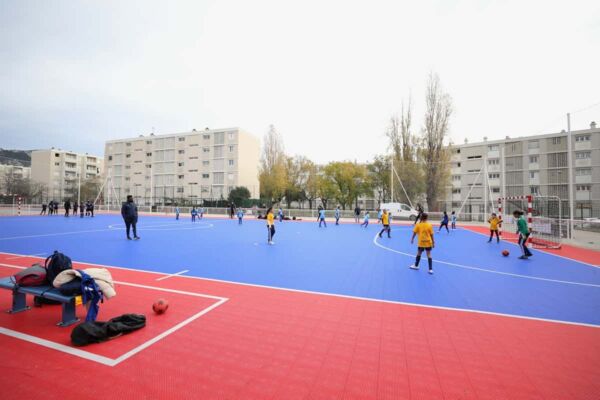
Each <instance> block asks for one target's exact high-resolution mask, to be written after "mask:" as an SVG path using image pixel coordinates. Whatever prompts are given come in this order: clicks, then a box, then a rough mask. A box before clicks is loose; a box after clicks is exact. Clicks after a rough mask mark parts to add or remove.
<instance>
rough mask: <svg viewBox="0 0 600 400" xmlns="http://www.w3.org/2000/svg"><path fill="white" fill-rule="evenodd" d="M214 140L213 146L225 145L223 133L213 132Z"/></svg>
mask: <svg viewBox="0 0 600 400" xmlns="http://www.w3.org/2000/svg"><path fill="white" fill-rule="evenodd" d="M214 138H215V144H223V143H225V133H224V132H215V134H214Z"/></svg>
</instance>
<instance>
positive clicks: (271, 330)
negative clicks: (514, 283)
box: [0, 255, 600, 400]
mask: <svg viewBox="0 0 600 400" xmlns="http://www.w3.org/2000/svg"><path fill="white" fill-rule="evenodd" d="M8 258H9V256H7V255H0V264H5V265H6V264H8V265H21V266H23V265H30V264H31V263H32V262H34V261H37V260H34V259H28V258H17V259H15V258H14V257H10V258H11V259H8ZM76 267H78V268H85V267H86V266H85V265H82V264H79V265H76ZM14 272H15V269H14V268H9V267H6V266H0V275H1V276H7V275H10V274H13V273H14ZM111 273H112V274H113V277H114V279H115V280H116V281H118V282H125V283H128V284H135V285H144V286H148V287H151V288H146V287H139V286H131V285H127V284H118V285H117V296H116V297H114V298H113V299H111V300H110V301H108V302H105V304H103V305H101V310H100V315H99V320H106V319H109V318H111V317H113V316H116V315H119V314H122V313H126V312H143V313H145V314H146V315H147V317H148V326H147V327H146V328H143V329H142V330H140V331H137V332H134V333H132V334H130V335H128V336H123V337H120V338H117V339H114V340H112V341H109V342H105V343H102V344H98V345H94V346H88V347H84V348H80V349H81V350H85V351H88V352H90V353H94V354H98V355H103V356H107V357H110V358H113V357H118V356H120V355H122V354H123V353H124V352H127V351H129V350H130V349H132V348H135V347H136V346H139V344H141V343H145V342H146V341H148V340H150V339H151V338H155V337H157V335H161V334H162V333H164V332H166V331H168V330H169V329H171V328H173V327H174V326H176V325H177V324H178V323H181V322H183V321H185V320H186V319H189V318H190V317H192V316H194V315H196V314H197V313H199V312H201V311H202V310H205V309H206V307H210V306H211V305H213V306H214V305H215V304H216V302H220V304H219V305H218V306H216V307H214V308H212V309H211V310H210V311H208V312H205V313H204V314H202V315H201V316H199V317H197V318H196V319H193V320H191V321H189V322H188V323H186V324H185V325H184V326H181V327H180V328H179V329H177V330H175V331H173V332H171V333H170V334H168V335H165V336H164V337H162V338H161V339H160V340H157V341H156V342H155V343H152V344H151V345H149V346H147V347H146V348H144V349H142V350H141V351H139V352H137V353H136V354H134V355H132V356H131V357H129V358H127V359H124V360H123V361H122V362H119V363H118V364H116V365H114V366H109V365H105V364H102V363H98V362H95V361H93V360H90V359H85V358H82V357H79V356H77V355H73V354H68V353H66V352H64V351H60V350H57V349H53V348H48V347H44V346H42V345H39V344H36V343H31V342H28V341H24V340H22V339H19V338H15V337H10V336H7V335H6V334H0V357H1V359H2V367H3V368H2V374H0V387H2V391H3V392H2V398H3V399H31V398H43V399H45V400H46V399H60V400H64V399H93V398H106V397H109V398H118V399H140V398H148V399H590V400H592V399H593V400H597V399H599V398H600V379H598V377H599V376H600V329H598V328H594V327H586V326H578V325H570V324H563V323H551V322H545V321H538V320H532V319H523V318H512V317H504V316H498V315H491V314H483V313H476V312H463V311H452V310H443V309H439V308H430V307H422V306H413V305H404V304H397V303H388V302H382V301H369V300H362V299H353V298H346V297H340V296H329V295H319V294H311V293H303V292H294V291H289V290H280V289H269V288H263V287H255V286H248V285H241V284H234V283H224V282H218V281H209V280H204V279H195V278H186V277H179V276H173V277H169V278H168V279H164V280H160V281H157V280H156V279H157V278H161V277H164V275H162V274H157V273H147V272H139V271H131V270H123V269H116V268H112V269H111ZM160 289H168V290H175V291H179V292H186V293H196V294H202V295H208V296H214V298H208V297H197V296H193V295H191V294H182V293H175V292H166V291H161V290H160ZM507 295H508V294H507ZM157 297H164V298H167V299H168V300H169V301H170V302H171V307H170V309H169V310H168V312H167V314H165V315H163V316H155V315H152V314H151V312H150V306H151V303H152V300H153V299H154V298H157ZM218 299H223V300H218ZM224 299H227V300H224ZM10 302H11V297H10V292H9V291H7V290H0V309H3V310H5V309H8V308H10ZM34 313H35V316H34ZM27 314H29V315H27ZM59 314H60V310H59V309H55V308H54V307H52V306H48V307H44V308H42V309H32V310H29V311H27V312H25V313H22V314H16V315H8V314H6V315H2V316H0V327H2V328H9V329H11V330H15V331H19V332H22V333H27V334H29V335H32V336H37V337H41V338H44V339H47V340H48V341H56V342H59V343H60V344H62V345H65V347H67V348H71V347H70V346H68V336H69V334H70V330H71V328H59V327H57V326H55V323H56V321H57V320H58V318H59ZM83 315H84V309H83V308H79V316H80V317H83ZM38 316H39V318H38Z"/></svg>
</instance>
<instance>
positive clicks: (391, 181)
mask: <svg viewBox="0 0 600 400" xmlns="http://www.w3.org/2000/svg"><path fill="white" fill-rule="evenodd" d="M390 160H391V163H392V170H391V171H390V198H391V201H390V203H393V202H394V171H395V170H394V153H392V156H391V158H390Z"/></svg>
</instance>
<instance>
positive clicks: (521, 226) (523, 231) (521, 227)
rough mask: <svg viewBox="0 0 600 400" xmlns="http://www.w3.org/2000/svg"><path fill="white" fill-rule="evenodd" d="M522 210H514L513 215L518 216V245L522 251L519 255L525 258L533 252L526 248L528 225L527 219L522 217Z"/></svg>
mask: <svg viewBox="0 0 600 400" xmlns="http://www.w3.org/2000/svg"><path fill="white" fill-rule="evenodd" d="M523 214H524V213H523V211H519V210H515V212H513V217H514V218H518V220H517V234H518V235H519V247H520V248H521V251H522V252H523V255H522V256H521V257H519V258H520V259H521V260H526V259H528V258H529V257H531V256H532V255H533V254H532V253H531V251H530V250H529V249H528V248H527V239H529V227H528V226H527V220H526V219H525V217H523Z"/></svg>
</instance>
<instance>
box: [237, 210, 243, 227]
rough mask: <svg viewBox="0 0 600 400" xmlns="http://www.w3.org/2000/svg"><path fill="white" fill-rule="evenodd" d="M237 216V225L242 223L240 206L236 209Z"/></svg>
mask: <svg viewBox="0 0 600 400" xmlns="http://www.w3.org/2000/svg"><path fill="white" fill-rule="evenodd" d="M237 217H238V225H241V224H242V219H243V218H244V210H242V208H241V207H240V208H238V211H237Z"/></svg>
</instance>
